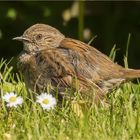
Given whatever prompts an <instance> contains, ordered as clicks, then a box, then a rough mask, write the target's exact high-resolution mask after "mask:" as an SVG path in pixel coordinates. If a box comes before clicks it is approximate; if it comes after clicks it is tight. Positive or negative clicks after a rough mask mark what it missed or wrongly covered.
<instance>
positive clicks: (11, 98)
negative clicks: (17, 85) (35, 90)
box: [2, 92, 23, 107]
mask: <svg viewBox="0 0 140 140" xmlns="http://www.w3.org/2000/svg"><path fill="white" fill-rule="evenodd" d="M2 98H3V100H4V101H5V102H7V106H8V107H12V106H13V107H17V106H18V105H21V104H22V103H23V99H22V98H21V97H20V96H18V97H17V95H16V94H15V93H13V92H10V93H6V94H5V95H4V96H3V97H2Z"/></svg>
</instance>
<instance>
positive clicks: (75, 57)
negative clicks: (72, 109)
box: [14, 24, 140, 101]
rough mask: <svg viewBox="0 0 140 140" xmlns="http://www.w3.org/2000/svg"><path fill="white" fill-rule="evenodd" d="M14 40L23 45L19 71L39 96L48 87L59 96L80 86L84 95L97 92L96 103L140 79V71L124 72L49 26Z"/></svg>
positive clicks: (37, 27)
mask: <svg viewBox="0 0 140 140" xmlns="http://www.w3.org/2000/svg"><path fill="white" fill-rule="evenodd" d="M14 40H19V41H22V42H23V44H24V48H23V51H22V52H21V53H20V55H19V58H18V60H19V62H18V68H19V70H20V71H21V72H22V73H23V76H24V79H25V84H26V86H27V88H28V89H31V90H32V91H34V92H37V93H41V92H43V91H45V90H46V88H47V86H48V85H51V86H52V87H57V88H58V90H59V93H61V92H62V91H64V89H66V88H73V89H76V88H77V85H79V86H78V87H79V91H80V92H81V93H83V94H84V93H86V92H87V91H89V90H90V91H91V89H92V90H95V91H96V95H95V98H94V99H95V101H97V100H99V99H101V98H102V97H104V95H106V93H108V92H109V91H110V90H112V89H113V88H114V87H117V86H119V85H120V84H121V83H123V82H125V81H127V80H131V79H134V78H137V77H140V70H133V69H125V68H123V67H122V66H120V65H118V64H116V63H114V62H112V61H111V60H110V59H109V58H108V57H107V56H106V55H104V54H102V53H101V52H100V51H98V50H96V49H95V48H93V47H91V46H89V45H87V44H85V43H83V42H81V41H78V40H75V39H71V38H66V37H65V36H64V35H63V34H62V33H60V32H59V31H58V30H57V29H55V28H53V27H51V26H49V25H45V24H35V25H33V26H31V27H30V28H28V29H27V30H26V31H25V32H24V33H23V35H22V36H20V37H15V38H14ZM76 83H78V84H76ZM88 93H89V92H87V94H88ZM90 93H93V92H90ZM87 94H86V95H87ZM92 96H93V94H92Z"/></svg>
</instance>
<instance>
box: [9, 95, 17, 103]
mask: <svg viewBox="0 0 140 140" xmlns="http://www.w3.org/2000/svg"><path fill="white" fill-rule="evenodd" d="M16 100H17V97H15V96H13V97H10V99H9V101H10V102H16Z"/></svg>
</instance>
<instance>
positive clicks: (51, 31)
mask: <svg viewBox="0 0 140 140" xmlns="http://www.w3.org/2000/svg"><path fill="white" fill-rule="evenodd" d="M64 38H65V37H64V35H63V34H62V33H60V32H59V31H58V30H57V29H55V28H53V27H51V26H49V25H46V24H35V25H33V26H31V27H29V28H28V29H27V30H25V32H24V33H23V35H22V36H19V37H15V38H13V40H18V41H22V42H23V44H24V51H26V52H28V53H35V52H38V51H40V50H44V49H48V48H52V47H58V46H59V44H60V42H61V41H62V40H63V39H64Z"/></svg>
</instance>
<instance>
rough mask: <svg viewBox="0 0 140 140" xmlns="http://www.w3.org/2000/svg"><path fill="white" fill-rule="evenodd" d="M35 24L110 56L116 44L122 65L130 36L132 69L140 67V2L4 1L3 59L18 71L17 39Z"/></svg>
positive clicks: (0, 23)
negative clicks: (10, 62)
mask: <svg viewBox="0 0 140 140" xmlns="http://www.w3.org/2000/svg"><path fill="white" fill-rule="evenodd" d="M35 23H45V24H49V25H51V26H54V27H56V28H58V29H59V30H60V31H61V32H62V33H64V34H65V35H66V36H67V37H71V38H75V39H80V40H83V41H84V42H86V43H88V42H89V40H91V39H92V38H93V37H95V36H96V35H97V37H96V39H95V40H94V41H93V42H92V43H91V45H92V46H94V47H95V48H97V49H98V50H100V51H102V52H103V53H105V54H107V55H109V53H110V51H111V48H112V47H113V45H114V44H116V48H117V49H118V51H117V57H116V60H115V61H117V62H118V63H119V64H121V65H123V64H124V63H123V58H124V55H125V50H126V44H127V39H128V34H129V33H131V40H130V46H129V58H128V62H129V67H131V68H140V61H139V60H140V2H138V1H131V2H121V1H120V2H99V1H92V2H91V1H85V2H76V1H46V2H45V1H44V2H38V1H35V2H33V1H31V2H29V1H15V2H13V1H9V2H8V1H6V2H0V58H5V59H10V58H11V57H14V59H13V60H12V65H13V66H14V68H15V71H16V57H17V55H18V54H19V53H20V51H21V50H22V44H21V43H20V42H16V41H12V38H13V37H16V36H19V35H22V33H23V32H24V30H25V29H27V28H28V27H29V26H31V25H33V24H35Z"/></svg>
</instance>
